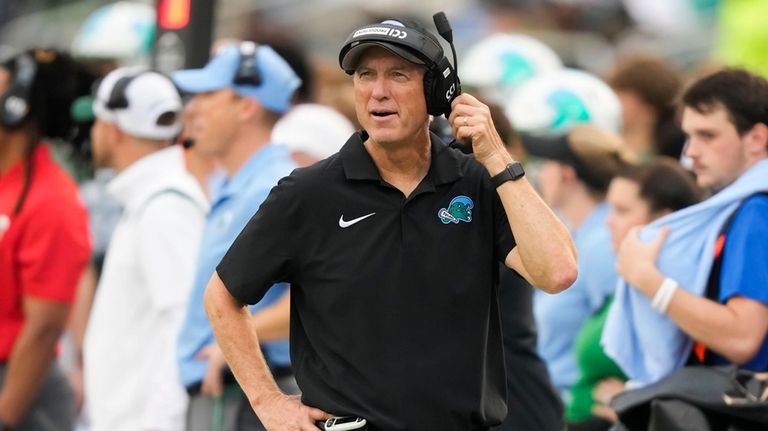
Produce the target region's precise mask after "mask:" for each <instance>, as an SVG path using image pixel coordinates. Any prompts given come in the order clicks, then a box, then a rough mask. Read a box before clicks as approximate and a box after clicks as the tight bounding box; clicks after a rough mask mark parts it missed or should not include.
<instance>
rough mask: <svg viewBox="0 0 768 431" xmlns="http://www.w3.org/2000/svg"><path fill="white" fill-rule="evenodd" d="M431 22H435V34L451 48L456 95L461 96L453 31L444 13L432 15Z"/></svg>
mask: <svg viewBox="0 0 768 431" xmlns="http://www.w3.org/2000/svg"><path fill="white" fill-rule="evenodd" d="M432 20H433V21H434V22H435V28H437V33H438V34H440V36H441V37H442V38H443V39H445V40H446V41H447V42H448V45H450V47H451V53H452V54H453V73H454V74H456V87H457V88H456V95H459V94H461V81H460V80H459V62H458V61H457V60H456V48H455V47H454V46H453V29H452V28H451V23H449V22H448V17H447V16H445V12H442V11H440V12H438V13H436V14H434V15H432Z"/></svg>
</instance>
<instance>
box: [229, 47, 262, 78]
mask: <svg viewBox="0 0 768 431" xmlns="http://www.w3.org/2000/svg"><path fill="white" fill-rule="evenodd" d="M258 48H259V46H258V45H257V44H256V43H254V42H251V41H243V42H240V45H239V49H240V62H239V63H238V65H237V71H236V72H235V77H234V79H233V80H232V82H234V83H235V84H237V85H252V86H258V85H260V84H261V74H260V73H259V68H258V67H256V65H257V63H256V52H257V51H258Z"/></svg>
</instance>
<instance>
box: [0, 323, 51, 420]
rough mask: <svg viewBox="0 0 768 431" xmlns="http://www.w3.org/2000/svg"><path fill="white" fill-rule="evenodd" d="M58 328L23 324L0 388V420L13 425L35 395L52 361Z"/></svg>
mask: <svg viewBox="0 0 768 431" xmlns="http://www.w3.org/2000/svg"><path fill="white" fill-rule="evenodd" d="M60 334H61V328H53V327H45V326H32V325H26V326H25V327H24V329H23V330H22V331H21V334H19V337H18V338H17V339H16V343H15V345H14V348H13V351H12V352H11V356H10V357H9V359H8V363H7V366H6V369H5V381H4V384H3V387H2V389H0V418H2V420H3V421H4V422H7V423H8V424H10V425H16V424H17V423H18V422H19V421H20V420H21V419H22V418H23V417H24V414H25V413H26V412H27V409H28V408H29V406H30V404H31V403H32V401H33V400H34V398H35V397H36V396H37V393H38V390H39V388H40V385H41V384H42V382H43V380H44V379H45V377H46V375H47V374H48V370H49V368H50V366H51V362H52V361H53V358H54V351H55V348H56V343H57V341H58V339H59V335H60Z"/></svg>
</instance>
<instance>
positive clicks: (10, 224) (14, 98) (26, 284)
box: [0, 49, 90, 431]
mask: <svg viewBox="0 0 768 431" xmlns="http://www.w3.org/2000/svg"><path fill="white" fill-rule="evenodd" d="M87 81H88V76H87V74H85V72H82V69H80V68H79V67H78V66H77V64H76V63H75V62H74V61H73V60H71V59H70V58H69V57H68V56H65V55H62V54H60V53H57V52H54V51H47V50H40V49H37V50H31V51H26V52H23V53H21V54H19V55H17V56H15V57H13V58H11V59H10V60H8V61H6V62H4V63H2V64H0V431H5V430H19V431H20V430H36V431H48V430H70V429H72V427H73V423H74V415H75V409H74V401H73V399H72V392H71V389H70V388H69V386H68V384H67V383H66V379H65V378H64V376H63V375H62V373H61V372H60V371H59V370H58V368H57V366H56V361H55V356H56V344H57V341H58V339H59V336H60V335H61V332H62V330H63V329H64V326H65V323H66V319H67V315H68V312H69V310H70V306H71V304H72V301H73V299H74V296H75V291H76V286H77V282H78V279H79V278H80V276H81V274H82V271H83V268H84V267H85V264H86V262H87V260H88V257H89V255H90V241H89V237H88V228H87V216H86V211H85V208H84V206H83V205H82V203H81V202H80V199H79V198H78V196H77V188H76V185H75V183H74V181H73V180H72V179H71V178H70V177H69V176H68V175H67V174H66V173H65V172H64V171H63V170H62V169H61V168H60V167H59V166H58V165H57V164H56V162H55V161H54V160H53V158H52V155H51V154H50V151H49V149H48V147H47V146H46V145H45V144H44V143H43V142H42V139H44V138H52V139H57V138H59V139H64V138H66V137H67V136H69V134H70V132H71V128H72V124H71V120H70V115H69V107H70V105H71V104H72V101H73V100H74V99H75V98H76V97H77V96H79V95H82V94H85V93H87V90H88V87H89V82H87Z"/></svg>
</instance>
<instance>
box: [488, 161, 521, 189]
mask: <svg viewBox="0 0 768 431" xmlns="http://www.w3.org/2000/svg"><path fill="white" fill-rule="evenodd" d="M524 176H525V170H524V169H523V165H522V164H521V163H520V162H512V163H510V164H508V165H507V167H506V168H504V170H503V171H501V172H499V173H498V174H496V175H494V176H492V177H491V182H492V183H493V187H495V188H498V187H499V186H500V185H502V184H504V183H506V182H507V181H517V180H519V179H520V178H522V177H524Z"/></svg>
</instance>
